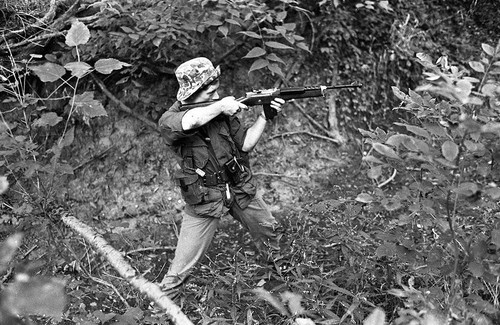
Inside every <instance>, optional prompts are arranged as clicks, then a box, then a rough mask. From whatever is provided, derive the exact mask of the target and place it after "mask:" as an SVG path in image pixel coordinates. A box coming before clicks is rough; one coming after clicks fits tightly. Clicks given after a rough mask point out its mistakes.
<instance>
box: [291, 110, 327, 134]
mask: <svg viewBox="0 0 500 325" xmlns="http://www.w3.org/2000/svg"><path fill="white" fill-rule="evenodd" d="M292 103H293V104H294V105H295V107H297V109H298V110H299V111H300V112H301V113H302V114H303V115H304V116H305V117H306V118H307V119H308V120H309V122H311V124H312V125H313V126H314V127H316V128H317V129H319V130H320V131H322V132H323V133H325V134H326V135H328V136H329V137H331V138H334V136H333V135H332V133H331V132H330V131H328V130H327V129H326V128H325V127H324V126H323V125H321V124H320V123H318V122H316V121H315V120H314V119H313V118H312V117H311V116H310V115H309V114H307V112H306V110H305V109H304V108H303V107H302V106H301V105H300V104H299V103H297V102H295V101H294V102H292Z"/></svg>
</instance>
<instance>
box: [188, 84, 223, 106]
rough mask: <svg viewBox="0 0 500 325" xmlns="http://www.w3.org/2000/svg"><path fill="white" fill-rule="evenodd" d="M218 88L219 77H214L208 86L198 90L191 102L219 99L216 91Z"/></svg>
mask: <svg viewBox="0 0 500 325" xmlns="http://www.w3.org/2000/svg"><path fill="white" fill-rule="evenodd" d="M218 89H219V79H216V80H215V81H214V82H212V83H211V84H210V86H208V87H207V89H204V90H202V91H200V92H199V93H198V94H197V96H196V98H195V99H194V101H193V102H194V103H200V102H207V101H211V100H216V99H219V93H218V92H217V90H218Z"/></svg>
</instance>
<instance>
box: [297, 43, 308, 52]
mask: <svg viewBox="0 0 500 325" xmlns="http://www.w3.org/2000/svg"><path fill="white" fill-rule="evenodd" d="M296 46H297V47H298V48H299V49H303V50H304V51H307V52H309V51H310V50H309V45H307V44H306V43H304V42H300V43H297V44H296Z"/></svg>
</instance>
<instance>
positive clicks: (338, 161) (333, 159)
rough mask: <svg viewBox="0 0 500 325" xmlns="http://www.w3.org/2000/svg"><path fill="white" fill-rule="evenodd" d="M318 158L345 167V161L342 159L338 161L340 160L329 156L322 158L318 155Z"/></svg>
mask: <svg viewBox="0 0 500 325" xmlns="http://www.w3.org/2000/svg"><path fill="white" fill-rule="evenodd" d="M318 158H321V159H325V160H328V161H331V162H334V163H336V164H338V165H343V164H344V161H343V160H342V159H338V158H330V157H327V156H320V155H318Z"/></svg>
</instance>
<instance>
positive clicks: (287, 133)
mask: <svg viewBox="0 0 500 325" xmlns="http://www.w3.org/2000/svg"><path fill="white" fill-rule="evenodd" d="M294 134H307V135H310V136H311V137H315V138H319V139H323V140H326V141H330V142H333V143H335V144H339V141H338V140H337V139H333V138H329V137H325V136H323V135H320V134H315V133H311V132H309V131H293V132H285V133H280V134H277V135H273V136H271V137H269V139H274V138H279V137H284V136H287V135H294Z"/></svg>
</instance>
